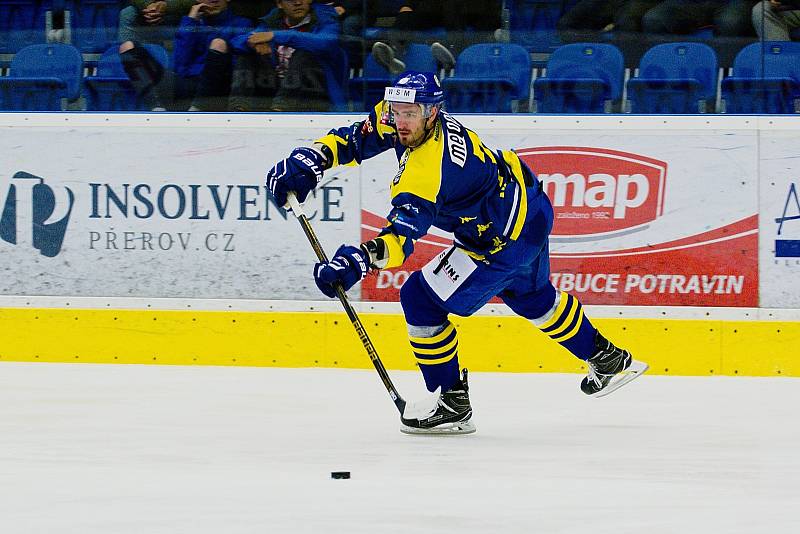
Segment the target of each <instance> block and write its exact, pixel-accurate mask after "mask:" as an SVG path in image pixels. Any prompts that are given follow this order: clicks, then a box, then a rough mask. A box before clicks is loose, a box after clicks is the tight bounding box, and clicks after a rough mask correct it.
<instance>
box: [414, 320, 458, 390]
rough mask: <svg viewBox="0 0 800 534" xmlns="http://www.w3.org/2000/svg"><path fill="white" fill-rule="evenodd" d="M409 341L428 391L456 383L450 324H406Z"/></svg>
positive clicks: (454, 337) (453, 333)
mask: <svg viewBox="0 0 800 534" xmlns="http://www.w3.org/2000/svg"><path fill="white" fill-rule="evenodd" d="M408 330H409V341H410V342H411V349H412V350H413V351H414V357H415V358H416V359H417V363H418V364H419V369H420V371H422V376H423V377H424V378H425V386H426V387H427V388H428V391H436V388H437V387H439V386H441V388H442V392H445V391H447V390H448V389H450V388H451V387H452V386H453V384H455V383H456V382H458V332H457V331H456V328H455V326H453V324H452V323H451V322H449V321H448V322H446V323H445V324H443V325H441V326H438V327H419V326H411V325H409V328H408Z"/></svg>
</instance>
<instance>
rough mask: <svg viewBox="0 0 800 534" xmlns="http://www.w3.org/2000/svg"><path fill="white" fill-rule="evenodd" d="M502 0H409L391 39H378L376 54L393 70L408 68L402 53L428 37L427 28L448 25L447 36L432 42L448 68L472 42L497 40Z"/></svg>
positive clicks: (396, 71)
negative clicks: (496, 34)
mask: <svg viewBox="0 0 800 534" xmlns="http://www.w3.org/2000/svg"><path fill="white" fill-rule="evenodd" d="M500 5H501V2H500V0H461V1H459V0H408V2H407V3H406V4H405V5H404V6H403V7H401V8H400V10H399V12H398V13H397V19H396V20H395V24H394V26H393V28H392V31H391V32H390V34H389V43H388V44H387V43H383V42H378V43H375V44H374V45H373V47H372V55H373V57H374V58H375V61H377V62H378V63H379V64H381V65H383V66H384V67H386V69H387V70H388V71H389V72H391V73H392V74H399V73H401V72H403V71H404V70H405V69H406V65H405V63H403V61H402V60H400V59H398V57H397V56H398V54H400V53H402V50H403V49H404V48H405V46H407V44H408V43H409V42H414V41H423V40H425V36H424V32H426V31H430V30H434V29H438V28H444V29H445V31H446V37H445V38H444V39H439V40H436V41H434V42H433V43H432V44H431V52H432V53H433V56H434V57H435V58H436V61H437V62H438V63H439V64H440V65H441V66H442V68H444V69H445V70H450V69H452V68H453V67H454V66H455V62H456V60H455V56H456V55H458V53H459V52H461V51H462V50H463V49H464V48H466V47H468V46H469V45H472V44H476V43H481V42H489V41H493V40H494V35H495V33H494V32H495V31H496V30H498V29H499V28H500Z"/></svg>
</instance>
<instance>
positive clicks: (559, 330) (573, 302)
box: [546, 297, 583, 339]
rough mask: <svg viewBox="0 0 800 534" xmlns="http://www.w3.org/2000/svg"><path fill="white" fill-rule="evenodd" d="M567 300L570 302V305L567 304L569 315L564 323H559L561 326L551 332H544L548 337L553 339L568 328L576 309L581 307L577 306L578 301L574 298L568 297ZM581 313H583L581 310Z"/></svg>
mask: <svg viewBox="0 0 800 534" xmlns="http://www.w3.org/2000/svg"><path fill="white" fill-rule="evenodd" d="M569 300H570V304H568V306H569V313H567V317H566V318H565V319H564V322H563V323H561V326H559V327H558V328H556V329H555V330H553V331H552V332H546V334H547V335H548V336H550V337H552V338H554V339H555V338H556V337H557V336H558V335H559V334H561V333H562V332H563V331H564V330H566V329H567V328H569V325H570V324H572V319H574V318H575V314H576V313H577V312H578V309H579V308H580V307H581V305H580V304H578V299H576V298H575V297H570V299H569ZM581 312H583V310H582V309H581Z"/></svg>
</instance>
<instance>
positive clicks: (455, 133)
mask: <svg viewBox="0 0 800 534" xmlns="http://www.w3.org/2000/svg"><path fill="white" fill-rule="evenodd" d="M442 121H443V122H444V127H445V129H446V130H447V152H448V154H449V155H450V160H451V161H452V162H453V163H455V164H456V165H458V166H459V167H461V168H462V169H463V168H464V165H465V164H466V163H467V141H466V140H465V139H464V135H463V134H462V128H461V125H460V124H459V123H458V122H456V120H455V119H453V118H451V117H450V115H448V114H447V113H442Z"/></svg>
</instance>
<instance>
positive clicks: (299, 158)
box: [267, 147, 325, 206]
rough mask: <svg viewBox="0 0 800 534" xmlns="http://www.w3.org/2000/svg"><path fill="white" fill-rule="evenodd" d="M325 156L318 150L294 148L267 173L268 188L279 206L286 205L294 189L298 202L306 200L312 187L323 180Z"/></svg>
mask: <svg viewBox="0 0 800 534" xmlns="http://www.w3.org/2000/svg"><path fill="white" fill-rule="evenodd" d="M324 164H325V158H324V157H323V155H322V154H320V153H319V152H317V151H316V150H314V149H312V148H308V147H300V148H295V149H294V150H292V153H291V154H290V155H289V157H288V158H286V159H282V160H281V161H279V162H278V163H276V164H275V166H274V167H272V168H271V169H270V170H269V172H268V173H267V188H268V189H269V190H270V191H271V192H272V196H273V197H275V202H277V203H278V205H279V206H285V205H286V196H287V195H288V193H289V191H294V193H295V195H296V196H297V201H298V202H301V203H302V202H305V200H306V197H308V194H309V193H310V192H311V190H312V189H314V188H315V187H317V184H318V183H319V182H320V180H322V170H323V169H324V168H325V167H324Z"/></svg>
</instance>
